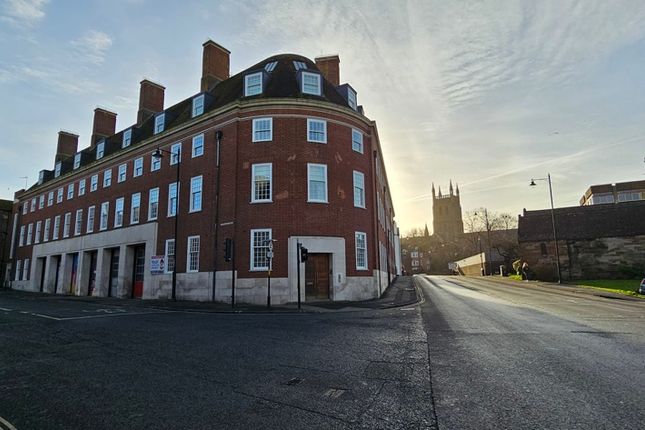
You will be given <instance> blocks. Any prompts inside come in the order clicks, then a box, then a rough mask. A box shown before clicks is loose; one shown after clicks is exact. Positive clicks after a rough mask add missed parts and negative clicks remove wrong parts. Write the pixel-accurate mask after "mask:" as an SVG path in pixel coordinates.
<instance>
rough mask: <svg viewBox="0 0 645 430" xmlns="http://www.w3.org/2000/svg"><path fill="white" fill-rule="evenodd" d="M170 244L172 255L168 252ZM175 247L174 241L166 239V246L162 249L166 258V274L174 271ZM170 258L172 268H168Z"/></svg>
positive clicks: (175, 261)
mask: <svg viewBox="0 0 645 430" xmlns="http://www.w3.org/2000/svg"><path fill="white" fill-rule="evenodd" d="M171 243H172V254H170V253H169V252H168V248H169V245H170V244H171ZM176 255H177V247H176V246H175V239H166V244H165V248H164V256H165V258H166V268H165V272H166V273H172V272H173V271H174V269H175V264H176V263H177V258H176ZM170 257H172V268H171V267H170Z"/></svg>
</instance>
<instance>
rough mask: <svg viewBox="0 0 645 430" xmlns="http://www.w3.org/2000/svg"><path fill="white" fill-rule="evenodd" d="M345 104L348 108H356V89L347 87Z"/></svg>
mask: <svg viewBox="0 0 645 430" xmlns="http://www.w3.org/2000/svg"><path fill="white" fill-rule="evenodd" d="M347 104H348V105H349V107H350V108H352V109H354V110H356V109H358V100H357V98H356V91H354V90H352V89H351V88H347Z"/></svg>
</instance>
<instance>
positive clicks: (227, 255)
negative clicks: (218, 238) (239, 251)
mask: <svg viewBox="0 0 645 430" xmlns="http://www.w3.org/2000/svg"><path fill="white" fill-rule="evenodd" d="M232 258H233V239H226V240H225V241H224V261H231V259H232Z"/></svg>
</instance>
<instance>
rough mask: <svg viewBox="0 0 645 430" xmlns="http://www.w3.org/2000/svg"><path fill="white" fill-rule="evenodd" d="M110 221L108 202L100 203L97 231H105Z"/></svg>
mask: <svg viewBox="0 0 645 430" xmlns="http://www.w3.org/2000/svg"><path fill="white" fill-rule="evenodd" d="M109 220H110V202H103V203H101V213H100V214H99V230H100V231H103V230H107V228H108V222H109Z"/></svg>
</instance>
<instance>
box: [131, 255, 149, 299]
mask: <svg viewBox="0 0 645 430" xmlns="http://www.w3.org/2000/svg"><path fill="white" fill-rule="evenodd" d="M145 265H146V247H145V245H139V246H137V247H135V248H134V274H133V276H132V281H133V283H132V297H134V298H135V299H140V298H141V297H143V278H144V270H145Z"/></svg>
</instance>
